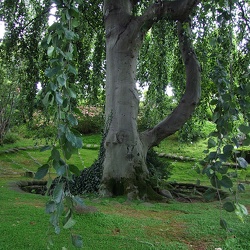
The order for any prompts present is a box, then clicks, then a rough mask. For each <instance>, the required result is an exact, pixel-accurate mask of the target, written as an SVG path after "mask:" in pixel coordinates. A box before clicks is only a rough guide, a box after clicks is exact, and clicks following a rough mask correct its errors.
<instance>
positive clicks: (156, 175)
mask: <svg viewBox="0 0 250 250" xmlns="http://www.w3.org/2000/svg"><path fill="white" fill-rule="evenodd" d="M147 166H148V169H149V172H150V177H151V181H152V182H153V184H154V186H155V187H159V186H161V185H162V184H163V182H164V181H166V180H167V179H168V178H169V177H170V175H171V170H172V166H171V164H170V163H168V162H166V161H164V160H163V159H162V158H160V157H159V156H158V155H157V153H156V152H155V151H154V150H153V149H151V150H149V151H148V154H147Z"/></svg>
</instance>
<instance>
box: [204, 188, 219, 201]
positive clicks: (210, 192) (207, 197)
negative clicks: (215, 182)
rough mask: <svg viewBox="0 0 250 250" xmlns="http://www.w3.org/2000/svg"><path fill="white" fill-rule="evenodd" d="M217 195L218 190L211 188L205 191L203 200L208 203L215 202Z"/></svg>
mask: <svg viewBox="0 0 250 250" xmlns="http://www.w3.org/2000/svg"><path fill="white" fill-rule="evenodd" d="M216 195H217V191H216V189H213V188H209V189H207V190H206V191H205V193H204V194H203V198H204V199H205V200H206V201H211V200H214V198H215V196H216Z"/></svg>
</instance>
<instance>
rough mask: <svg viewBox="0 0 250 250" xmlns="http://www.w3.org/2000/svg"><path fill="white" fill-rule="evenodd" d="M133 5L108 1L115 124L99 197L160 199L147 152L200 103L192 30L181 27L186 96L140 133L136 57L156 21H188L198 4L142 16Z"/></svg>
mask: <svg viewBox="0 0 250 250" xmlns="http://www.w3.org/2000/svg"><path fill="white" fill-rule="evenodd" d="M134 2H135V1H129V0H127V1H126V0H106V1H104V21H105V29H106V57H107V62H106V65H107V69H106V107H105V114H106V118H108V117H110V116H111V124H110V126H109V131H108V134H107V137H106V139H105V143H104V146H105V159H104V163H103V175H102V181H101V186H100V194H101V195H103V196H113V195H115V196H117V195H124V194H126V195H127V196H128V198H129V199H136V198H140V199H161V196H160V195H158V194H156V193H155V192H154V190H153V189H152V187H151V185H150V181H149V172H148V169H147V166H146V155H147V151H148V149H149V148H150V147H152V146H153V145H155V144H156V143H158V142H160V141H161V140H162V139H164V138H166V136H168V135H169V134H171V133H173V131H176V130H178V129H179V128H180V126H181V125H182V124H184V122H185V121H186V120H187V119H188V118H189V116H190V115H191V113H192V112H193V110H194V107H195V105H196V104H197V102H198V99H199V90H198V89H199V88H198V87H197V86H199V79H200V77H199V72H200V71H199V67H198V63H197V60H196V57H195V54H194V51H193V49H192V47H190V44H191V42H190V38H187V36H185V34H188V35H189V30H188V29H186V30H185V32H184V30H183V27H182V25H181V24H179V41H180V44H181V51H182V56H183V59H184V61H185V65H186V74H187V89H186V93H185V94H184V96H183V98H182V102H181V103H180V104H179V106H178V107H177V108H176V110H175V111H174V112H173V114H172V115H170V117H169V118H167V119H165V121H163V122H162V123H161V124H158V125H157V126H156V127H155V128H153V129H152V130H150V131H146V132H144V133H142V134H141V135H140V134H139V132H138V130H137V116H138V108H139V97H138V93H137V89H136V66H137V58H138V53H139V49H140V47H141V44H142V40H143V36H144V35H145V33H146V32H147V30H148V29H149V28H150V27H151V26H152V24H153V23H154V22H156V21H157V20H159V19H161V18H165V17H166V16H168V18H169V19H171V20H173V19H174V20H175V19H178V17H179V18H180V19H183V18H184V19H186V17H187V16H188V14H189V13H190V10H191V9H192V8H193V6H194V5H195V3H196V2H197V1H187V0H181V1H180V0H178V1H170V2H164V3H163V2H161V6H158V3H156V4H153V5H152V6H151V7H150V8H149V9H148V10H147V11H146V12H145V14H144V15H142V16H140V17H134V16H132V14H131V12H132V7H133V3H134ZM190 3H191V4H190ZM180 7H181V8H180ZM155 15H156V16H157V18H155ZM187 31H188V32H187ZM186 46H187V47H186ZM190 54H192V55H191V56H190ZM197 67H198V68H197ZM193 74H194V77H192V75H193ZM193 90H194V91H193ZM175 128H176V129H175Z"/></svg>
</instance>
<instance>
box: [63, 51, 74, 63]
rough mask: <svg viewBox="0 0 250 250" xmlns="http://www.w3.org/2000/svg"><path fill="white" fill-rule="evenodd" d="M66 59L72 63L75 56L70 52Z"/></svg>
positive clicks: (66, 54) (67, 53)
mask: <svg viewBox="0 0 250 250" xmlns="http://www.w3.org/2000/svg"><path fill="white" fill-rule="evenodd" d="M65 59H66V60H68V61H71V60H72V59H73V54H72V53H70V52H66V53H65Z"/></svg>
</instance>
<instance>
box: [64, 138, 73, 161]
mask: <svg viewBox="0 0 250 250" xmlns="http://www.w3.org/2000/svg"><path fill="white" fill-rule="evenodd" d="M74 150H75V148H74V147H73V146H72V144H71V143H70V142H69V141H67V142H66V143H65V144H64V145H63V153H64V156H65V158H66V159H67V160H69V159H70V157H71V156H72V154H73V153H74Z"/></svg>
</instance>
